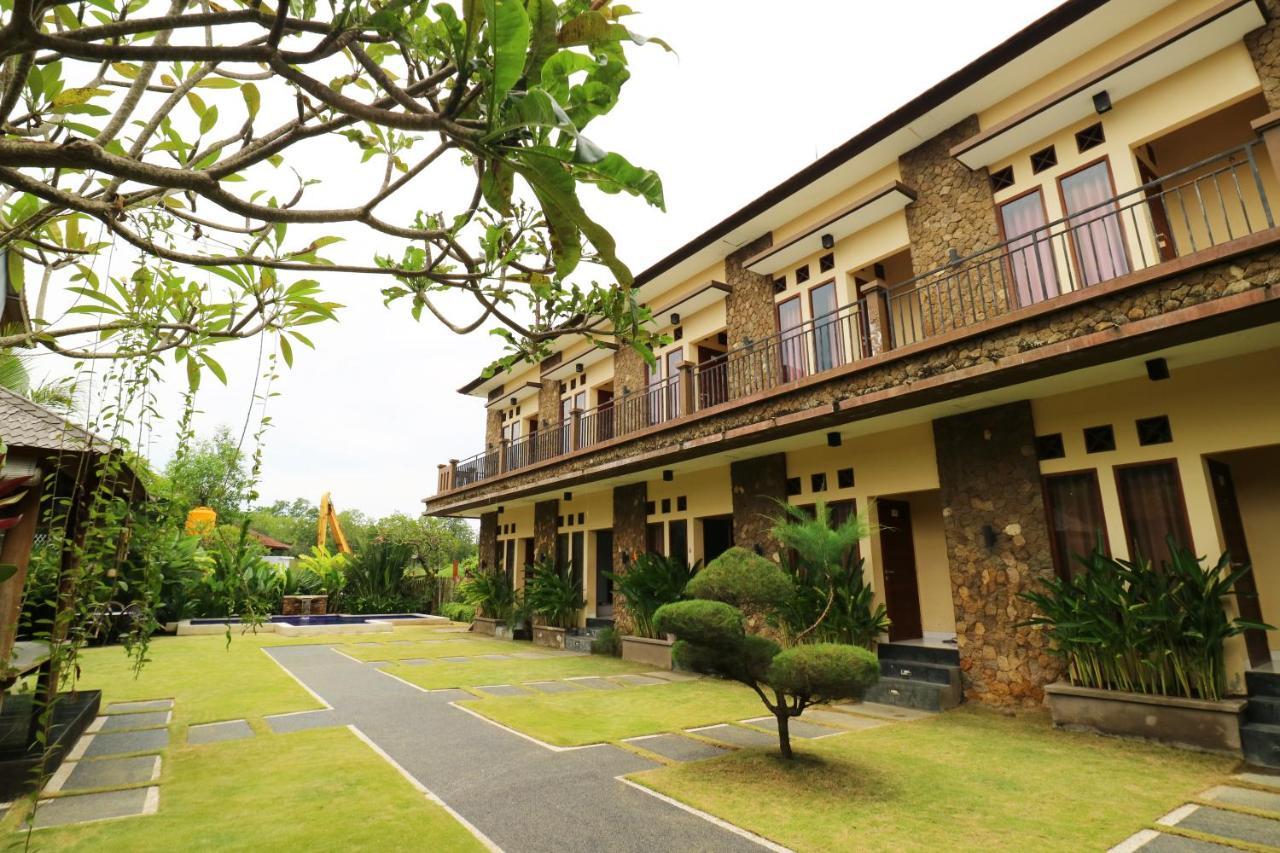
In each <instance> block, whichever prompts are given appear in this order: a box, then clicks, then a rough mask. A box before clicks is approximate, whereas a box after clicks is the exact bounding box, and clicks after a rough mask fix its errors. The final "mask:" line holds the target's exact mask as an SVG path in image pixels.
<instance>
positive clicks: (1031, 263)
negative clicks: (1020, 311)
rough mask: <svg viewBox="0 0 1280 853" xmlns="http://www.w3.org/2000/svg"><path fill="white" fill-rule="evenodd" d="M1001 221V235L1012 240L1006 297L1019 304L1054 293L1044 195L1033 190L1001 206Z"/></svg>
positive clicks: (1054, 273) (1055, 280)
mask: <svg viewBox="0 0 1280 853" xmlns="http://www.w3.org/2000/svg"><path fill="white" fill-rule="evenodd" d="M1000 224H1001V226H1003V228H1004V238H1005V239H1006V240H1010V241H1012V242H1010V243H1009V248H1008V254H1007V256H1006V258H1007V263H1008V265H1009V271H1008V272H1009V275H1010V276H1011V277H1012V279H1013V287H1012V288H1011V290H1012V291H1013V292H1012V293H1010V294H1009V296H1011V297H1013V298H1014V299H1015V300H1016V301H1017V306H1018V307H1022V306H1025V305H1031V304H1033V303H1036V302H1040V301H1041V300H1044V299H1048V298H1050V297H1052V296H1057V295H1058V293H1059V290H1058V271H1057V269H1055V268H1054V265H1053V246H1052V244H1051V243H1050V242H1049V232H1048V230H1046V229H1045V225H1046V224H1047V220H1046V219H1045V213H1044V194H1043V193H1041V192H1040V190H1032V191H1031V192H1029V193H1026V194H1024V195H1021V196H1019V197H1018V198H1015V199H1012V200H1010V201H1006V202H1005V203H1004V204H1002V205H1000Z"/></svg>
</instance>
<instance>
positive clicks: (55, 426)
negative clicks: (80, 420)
mask: <svg viewBox="0 0 1280 853" xmlns="http://www.w3.org/2000/svg"><path fill="white" fill-rule="evenodd" d="M0 439H3V440H4V443H5V444H7V445H9V446H10V447H29V448H34V449H36V450H49V451H57V450H70V451H79V450H83V449H85V448H86V447H91V448H92V449H94V450H96V451H98V452H103V451H106V450H107V449H109V447H110V444H109V443H108V442H106V441H104V440H103V439H101V438H99V437H98V436H96V435H94V434H93V433H91V432H89V431H88V430H87V429H85V428H84V427H80V426H76V425H75V424H73V423H71V422H70V421H68V420H67V419H66V418H64V417H62V415H59V414H57V413H56V412H53V411H50V410H49V409H46V408H45V407H44V406H41V405H38V404H36V403H33V402H31V401H30V400H28V399H27V398H26V397H23V396H21V395H19V394H15V393H13V392H12V391H9V390H7V389H5V388H0Z"/></svg>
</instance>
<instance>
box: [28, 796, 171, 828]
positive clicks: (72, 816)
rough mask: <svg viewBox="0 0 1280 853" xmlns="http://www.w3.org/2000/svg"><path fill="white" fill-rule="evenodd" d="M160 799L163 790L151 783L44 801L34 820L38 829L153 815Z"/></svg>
mask: <svg viewBox="0 0 1280 853" xmlns="http://www.w3.org/2000/svg"><path fill="white" fill-rule="evenodd" d="M159 798H160V789H159V788H157V787H155V786H152V787H149V788H130V789H128V790H125V791H106V792H103V793H100V794H80V795H78V796H74V797H58V798H56V799H52V800H41V801H40V803H39V806H38V808H37V809H36V813H35V818H34V821H33V822H34V825H35V826H36V828H37V829H39V828H42V827H46V826H66V825H68V824H72V823H84V822H85V821H90V820H105V819H107V818H113V817H132V816H134V815H142V814H150V813H152V812H154V811H155V809H156V805H157V804H158V803H159Z"/></svg>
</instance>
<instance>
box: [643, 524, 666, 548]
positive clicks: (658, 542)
mask: <svg viewBox="0 0 1280 853" xmlns="http://www.w3.org/2000/svg"><path fill="white" fill-rule="evenodd" d="M666 544H667V543H666V542H665V537H664V536H663V530H662V522H660V521H652V522H650V523H648V524H646V525H645V528H644V547H645V550H646V551H648V552H650V553H651V554H666V553H667V548H666Z"/></svg>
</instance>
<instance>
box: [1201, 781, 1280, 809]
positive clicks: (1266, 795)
mask: <svg viewBox="0 0 1280 853" xmlns="http://www.w3.org/2000/svg"><path fill="white" fill-rule="evenodd" d="M1200 796H1201V797H1202V798H1204V799H1206V800H1213V801H1214V802H1218V803H1230V804H1232V805H1234V806H1248V807H1249V808H1251V809H1261V810H1262V811H1266V812H1277V813H1280V792H1274V793H1273V792H1271V791H1259V790H1256V789H1254V788H1237V787H1235V786H1234V785H1218V786H1217V787H1214V788H1210V789H1209V790H1207V791H1205V792H1204V793H1203V794H1201V795H1200Z"/></svg>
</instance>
